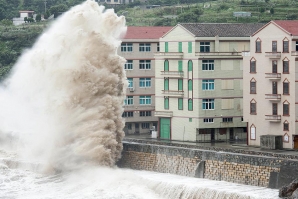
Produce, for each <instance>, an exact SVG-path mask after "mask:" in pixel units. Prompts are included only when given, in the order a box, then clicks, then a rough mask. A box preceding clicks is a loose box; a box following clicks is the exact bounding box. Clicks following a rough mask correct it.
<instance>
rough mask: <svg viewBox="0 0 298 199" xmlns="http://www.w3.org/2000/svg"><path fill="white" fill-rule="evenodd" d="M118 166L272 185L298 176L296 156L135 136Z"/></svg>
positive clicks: (124, 147)
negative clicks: (167, 141)
mask: <svg viewBox="0 0 298 199" xmlns="http://www.w3.org/2000/svg"><path fill="white" fill-rule="evenodd" d="M118 166H119V167H122V168H131V169H135V170H147V171H155V172H162V173H171V174H177V175H182V176H190V177H198V178H207V179H211V180H218V181H221V180H223V181H227V182H235V183H239V184H246V185H254V186H261V187H270V188H280V187H281V186H283V185H285V184H288V183H289V182H291V181H292V180H293V179H295V178H296V177H297V178H298V158H297V157H296V156H295V155H286V154H278V153H276V154H275V153H272V152H256V151H246V150H243V149H240V150H239V149H233V148H232V149H231V148H220V147H210V146H209V147H205V146H197V145H193V146H191V145H186V144H174V143H164V142H162V143H161V142H154V141H144V140H133V139H126V140H125V141H124V142H123V152H122V158H121V160H120V161H119V162H118Z"/></svg>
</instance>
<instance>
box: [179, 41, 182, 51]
mask: <svg viewBox="0 0 298 199" xmlns="http://www.w3.org/2000/svg"><path fill="white" fill-rule="evenodd" d="M178 52H179V53H182V42H179V43H178Z"/></svg>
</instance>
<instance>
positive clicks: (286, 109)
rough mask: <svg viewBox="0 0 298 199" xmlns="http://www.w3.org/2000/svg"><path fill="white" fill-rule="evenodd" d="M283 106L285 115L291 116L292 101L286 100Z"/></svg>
mask: <svg viewBox="0 0 298 199" xmlns="http://www.w3.org/2000/svg"><path fill="white" fill-rule="evenodd" d="M282 107H283V111H282V112H283V116H290V103H289V102H288V101H287V100H286V101H284V102H283V104H282Z"/></svg>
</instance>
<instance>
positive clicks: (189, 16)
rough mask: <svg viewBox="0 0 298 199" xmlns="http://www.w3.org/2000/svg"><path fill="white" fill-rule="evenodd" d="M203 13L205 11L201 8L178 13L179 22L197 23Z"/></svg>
mask: <svg viewBox="0 0 298 199" xmlns="http://www.w3.org/2000/svg"><path fill="white" fill-rule="evenodd" d="M202 14H203V11H202V10H201V9H199V8H195V9H193V10H191V12H184V13H181V14H179V15H178V18H177V22H178V23H196V22H198V21H199V17H200V15H202Z"/></svg>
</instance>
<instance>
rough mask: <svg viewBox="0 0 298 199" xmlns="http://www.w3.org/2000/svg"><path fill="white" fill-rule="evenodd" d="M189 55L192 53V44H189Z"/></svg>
mask: <svg viewBox="0 0 298 199" xmlns="http://www.w3.org/2000/svg"><path fill="white" fill-rule="evenodd" d="M188 53H192V42H191V41H190V42H188Z"/></svg>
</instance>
